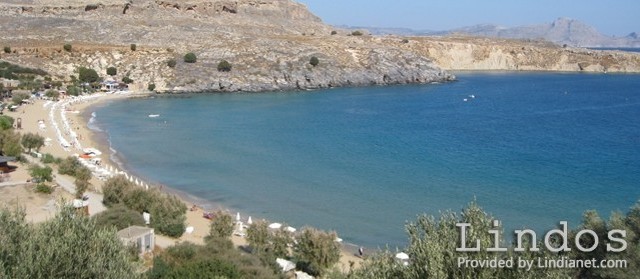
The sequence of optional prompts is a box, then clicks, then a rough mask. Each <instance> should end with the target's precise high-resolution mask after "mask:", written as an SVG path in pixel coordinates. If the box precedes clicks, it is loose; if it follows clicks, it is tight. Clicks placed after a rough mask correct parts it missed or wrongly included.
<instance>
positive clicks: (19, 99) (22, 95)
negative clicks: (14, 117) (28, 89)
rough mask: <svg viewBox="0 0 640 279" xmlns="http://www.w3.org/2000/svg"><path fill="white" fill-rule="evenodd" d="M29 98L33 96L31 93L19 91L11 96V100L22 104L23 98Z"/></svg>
mask: <svg viewBox="0 0 640 279" xmlns="http://www.w3.org/2000/svg"><path fill="white" fill-rule="evenodd" d="M29 98H31V96H29V94H26V93H17V94H13V96H12V97H11V101H12V102H13V103H14V104H16V105H20V104H21V103H22V101H23V100H28V99H29Z"/></svg>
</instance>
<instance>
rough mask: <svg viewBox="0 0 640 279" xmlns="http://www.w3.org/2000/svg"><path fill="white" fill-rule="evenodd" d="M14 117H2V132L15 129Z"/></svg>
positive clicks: (0, 120) (0, 125)
mask: <svg viewBox="0 0 640 279" xmlns="http://www.w3.org/2000/svg"><path fill="white" fill-rule="evenodd" d="M13 122H14V120H13V117H11V116H8V115H0V130H2V131H5V130H9V129H11V128H13Z"/></svg>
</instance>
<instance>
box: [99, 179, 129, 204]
mask: <svg viewBox="0 0 640 279" xmlns="http://www.w3.org/2000/svg"><path fill="white" fill-rule="evenodd" d="M134 186H135V185H134V184H133V183H132V182H130V181H129V180H127V179H126V178H125V177H124V175H118V176H114V177H112V178H109V179H107V181H105V182H104V184H103V185H102V194H103V195H104V196H103V200H102V203H103V204H104V205H105V206H107V207H110V206H115V205H117V204H120V203H123V202H124V197H125V196H126V194H127V191H130V190H132V189H133V187H134Z"/></svg>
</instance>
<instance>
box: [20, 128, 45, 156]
mask: <svg viewBox="0 0 640 279" xmlns="http://www.w3.org/2000/svg"><path fill="white" fill-rule="evenodd" d="M21 142H22V146H24V147H25V148H27V150H28V151H27V152H28V153H31V149H35V150H36V151H39V150H40V147H42V146H44V137H43V136H41V135H38V134H34V133H26V134H24V135H23V136H22V141H21Z"/></svg>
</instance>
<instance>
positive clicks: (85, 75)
mask: <svg viewBox="0 0 640 279" xmlns="http://www.w3.org/2000/svg"><path fill="white" fill-rule="evenodd" d="M78 79H79V80H80V81H81V82H88V83H92V82H97V81H98V80H100V76H98V73H97V72H96V70H94V69H90V68H85V67H80V68H78Z"/></svg>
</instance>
